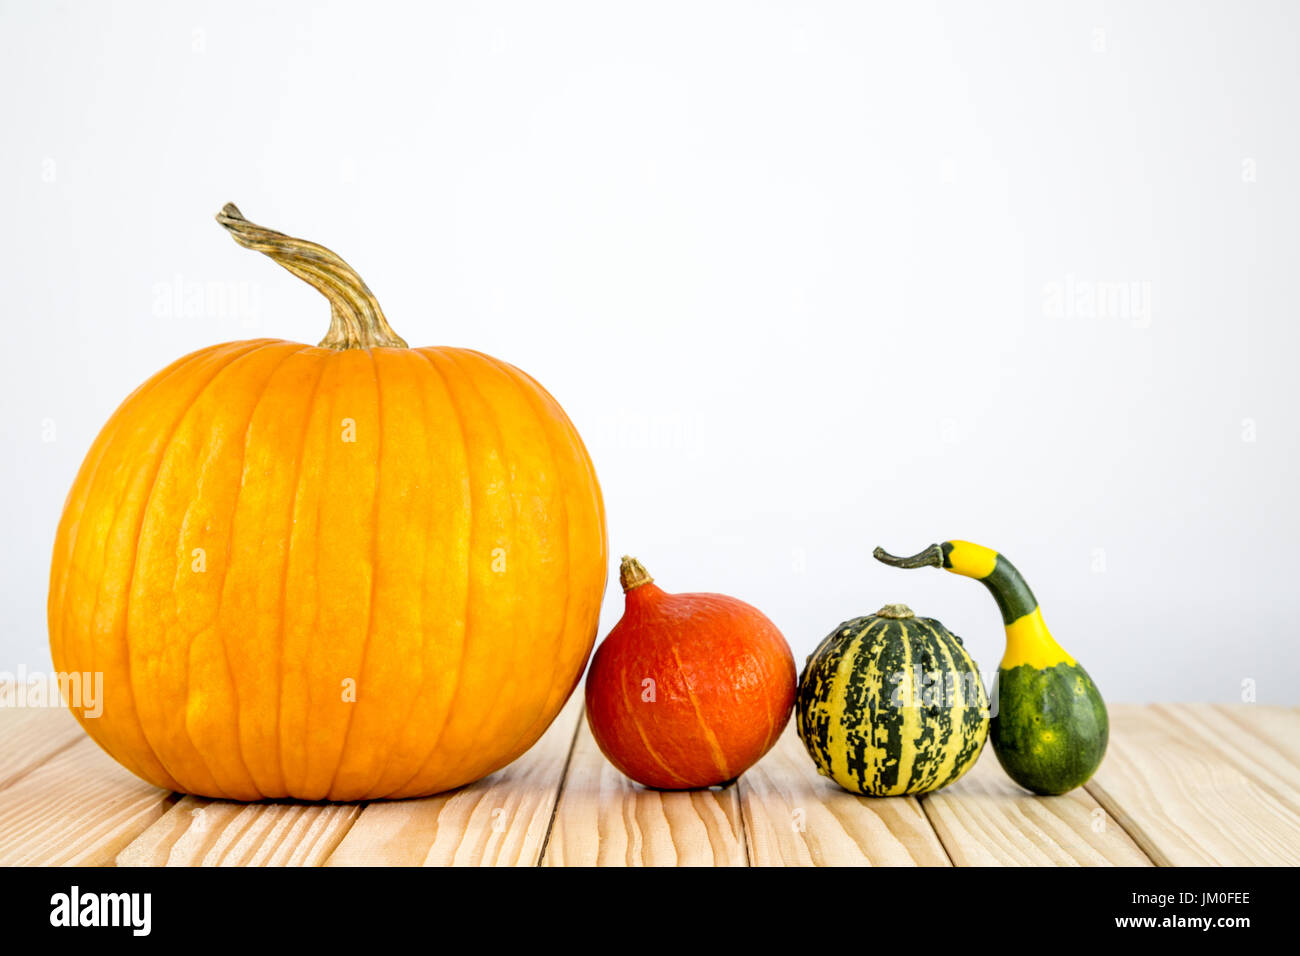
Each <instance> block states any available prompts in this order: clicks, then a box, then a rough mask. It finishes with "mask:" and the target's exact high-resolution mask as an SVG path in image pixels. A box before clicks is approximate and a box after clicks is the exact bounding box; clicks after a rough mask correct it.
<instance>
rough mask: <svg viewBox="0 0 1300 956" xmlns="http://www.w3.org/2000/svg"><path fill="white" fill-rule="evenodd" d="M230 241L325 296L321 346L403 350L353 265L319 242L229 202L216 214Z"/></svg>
mask: <svg viewBox="0 0 1300 956" xmlns="http://www.w3.org/2000/svg"><path fill="white" fill-rule="evenodd" d="M217 222H219V223H221V225H223V226H225V227H226V229H227V231H229V233H230V235H231V236H232V237H233V238H234V240H235V242H237V243H239V244H240V245H241V246H243V247H244V248H245V249H253V250H255V251H257V252H261V253H264V254H265V255H268V256H270V257H271V258H272V259H274V260H275V261H276V262H278V263H279V264H280V265H282V266H284V268H286V269H288V270H289V271H290V272H292V273H293V274H294V275H296V276H297V277H298V278H299V279H302V280H303V281H304V282H307V283H309V284H310V285H311V286H312V287H313V288H314V289H316V291H317V292H319V293H320V294H321V295H323V296H325V298H327V299H329V302H330V330H329V333H328V334H327V335H326V336H325V338H323V339H321V341H320V345H321V348H326V349H339V350H343V349H369V348H379V347H387V348H403V349H404V348H406V347H407V346H406V342H405V341H403V339H402V337H401V336H399V335H398V334H397V333H396V332H394V331H393V330H392V328H391V327H390V326H389V325H388V320H387V319H385V318H384V313H383V310H382V309H380V308H379V302H378V301H376V299H375V296H374V293H372V292H371V291H370V289H369V288H367V287H366V284H365V283H364V282H363V281H361V276H359V275H357V272H356V270H355V269H353V268H352V267H351V266H350V265H348V264H347V263H346V262H344V261H343V260H342V259H340V258H339V257H338V256H337V255H335V254H334V253H333V252H331V251H330V250H328V249H326V248H325V247H324V246H318V245H317V244H316V243H314V242H308V241H306V240H305V239H294V238H293V237H292V236H286V235H285V234H284V233H282V232H276V231H275V230H274V229H267V228H266V227H264V226H258V225H254V224H253V223H251V222H249V221H248V220H247V219H245V218H244V215H243V213H241V212H240V211H239V209H238V208H237V207H236V206H235V204H234V203H226V204H225V205H224V206H222V207H221V212H219V213H217Z"/></svg>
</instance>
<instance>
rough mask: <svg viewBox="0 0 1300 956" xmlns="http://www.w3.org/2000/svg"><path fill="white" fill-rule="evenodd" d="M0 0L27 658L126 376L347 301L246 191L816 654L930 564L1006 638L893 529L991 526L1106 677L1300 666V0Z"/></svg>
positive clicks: (614, 503)
mask: <svg viewBox="0 0 1300 956" xmlns="http://www.w3.org/2000/svg"><path fill="white" fill-rule="evenodd" d="M0 11H2V13H0V138H2V141H3V148H2V149H0V184H2V188H3V190H4V191H3V210H4V220H3V225H2V226H0V300H2V301H3V309H4V314H3V326H2V328H3V335H4V338H5V342H4V346H3V348H0V383H2V384H0V388H2V389H3V400H4V414H3V416H0V429H2V430H3V446H4V473H3V483H2V484H0V541H3V554H2V555H0V607H3V615H2V617H0V621H2V623H0V627H2V628H3V631H2V634H3V637H2V641H3V643H2V644H0V670H11V671H12V670H14V669H15V668H17V667H18V666H20V665H21V666H25V667H26V668H28V669H29V670H33V669H42V668H48V667H49V657H48V651H47V648H46V635H45V596H46V580H47V575H48V565H49V555H50V547H51V543H52V540H53V534H54V529H55V526H56V523H57V520H58V516H59V512H60V509H61V507H62V503H63V498H64V495H65V494H66V492H67V489H68V487H69V485H70V483H71V481H72V478H73V476H74V474H75V472H76V469H77V466H78V464H79V463H80V460H81V458H82V456H83V455H84V454H85V452H86V450H87V448H88V447H89V444H90V442H91V440H92V439H93V437H94V435H95V433H96V432H97V430H98V429H99V427H100V426H101V425H102V424H103V422H104V421H105V420H106V419H107V417H108V416H109V414H110V413H111V412H112V410H113V409H114V408H115V407H116V405H117V404H118V402H120V401H121V399H122V398H123V397H124V396H125V395H126V394H127V393H128V392H129V391H130V390H131V389H132V388H134V387H135V386H136V385H137V384H139V383H140V382H141V381H142V380H144V379H145V378H146V377H147V376H148V375H150V374H151V373H153V372H154V371H156V370H157V369H159V368H161V367H162V366H164V365H165V364H167V363H169V362H170V361H171V360H173V359H174V358H176V357H178V356H179V355H181V354H183V353H186V352H189V351H191V350H193V349H196V348H199V347H202V346H205V345H209V344H213V343H215V342H218V341H223V340H229V339H238V338H251V337H258V336H266V335H270V336H277V337H283V338H288V339H294V340H299V341H303V342H315V341H317V340H318V339H319V338H320V337H321V336H322V335H323V334H324V331H325V327H326V325H327V321H328V308H327V306H326V304H325V302H324V300H323V299H321V298H320V297H319V296H318V295H317V294H316V293H315V292H313V291H312V290H310V289H309V288H307V287H306V286H304V285H303V284H301V283H300V282H298V281H297V280H295V279H293V278H292V277H291V276H289V275H288V274H287V273H285V272H283V271H282V270H280V269H278V268H277V267H276V266H274V265H273V264H272V263H270V262H269V261H267V260H265V259H263V258H261V257H259V256H257V255H255V254H253V253H250V252H247V251H244V250H242V249H240V248H238V247H237V246H236V245H235V244H234V243H233V242H231V241H230V239H229V237H228V236H227V235H225V234H224V232H223V231H222V230H221V229H220V228H219V227H218V226H217V225H216V223H215V222H213V219H212V217H213V214H214V213H215V212H216V211H217V209H218V208H219V207H220V206H221V204H222V203H224V202H226V201H228V200H234V201H236V202H237V203H238V204H239V205H240V206H241V208H242V209H243V211H244V212H245V214H246V215H248V216H249V218H250V219H252V220H254V221H256V222H260V223H263V224H265V225H268V226H271V227H273V228H278V229H281V230H285V231H288V232H290V233H292V234H294V235H299V236H304V237H306V238H310V239H314V240H317V241H319V242H322V243H324V244H325V245H328V246H330V247H332V248H334V249H335V250H336V251H338V252H339V253H340V254H342V255H343V256H344V257H345V258H346V259H347V260H348V261H350V262H351V263H352V264H353V265H354V266H355V267H356V268H357V269H358V270H359V271H360V272H361V274H362V275H363V276H364V277H365V278H366V280H367V282H368V283H369V285H370V286H371V288H372V289H374V290H375V292H376V294H377V295H378V296H379V298H380V300H381V302H382V303H383V306H384V309H385V311H386V313H387V315H388V317H389V319H390V320H391V321H392V323H393V325H394V327H395V328H396V329H397V330H398V331H399V332H400V333H401V334H402V335H403V336H405V338H406V339H407V340H408V341H410V342H411V343H413V344H420V345H435V344H445V345H465V346H471V347H475V348H478V349H481V350H483V351H486V352H489V353H492V354H494V355H497V356H499V357H501V358H503V359H506V360H507V361H510V362H513V363H514V364H516V365H519V366H520V367H522V368H524V369H526V370H527V371H529V372H530V373H532V374H533V375H534V376H536V377H537V378H538V379H539V380H540V381H541V382H542V383H543V384H545V385H546V386H547V387H548V389H549V390H550V391H551V392H552V393H553V394H554V395H555V396H556V397H557V398H558V399H559V401H560V402H561V403H562V404H563V405H564V407H565V408H566V409H567V411H568V412H569V414H570V416H571V418H572V419H573V420H574V422H575V424H576V425H577V426H578V428H579V430H580V431H581V433H582V434H583V435H584V437H585V438H586V441H587V444H588V446H589V449H590V451H591V454H592V457H593V459H594V460H595V463H596V467H597V470H598V473H599V475H600V478H601V482H602V485H603V488H604V491H605V496H606V502H607V508H608V517H609V529H610V546H611V550H612V552H613V554H612V558H613V563H614V564H615V565H616V562H617V556H618V555H619V554H621V553H624V552H631V553H635V554H636V555H638V556H640V557H641V558H642V560H643V561H644V562H645V563H646V565H647V566H648V567H649V568H650V569H651V571H652V572H653V573H654V574H655V575H656V577H657V578H658V580H659V583H660V584H661V585H662V586H664V587H665V588H667V589H669V590H716V591H723V592H727V593H732V594H735V595H736V596H738V597H742V598H744V599H747V600H749V601H751V602H752V603H754V604H757V605H758V606H760V607H761V608H762V609H763V610H765V611H766V612H767V613H768V614H769V616H771V617H772V618H773V619H774V620H775V621H776V622H777V624H778V625H779V626H780V627H781V628H782V630H783V631H784V632H785V634H786V635H787V637H788V638H789V640H790V643H791V645H792V646H793V648H794V650H795V654H796V657H797V659H798V660H799V662H800V663H802V659H803V657H804V655H805V654H807V653H808V652H809V651H810V650H811V649H812V647H813V646H814V644H815V643H816V642H817V640H819V639H820V638H821V637H822V636H823V635H824V634H825V633H827V632H828V631H829V630H830V629H832V628H833V627H834V626H835V625H836V624H837V623H838V622H839V621H841V620H843V619H845V618H848V617H852V616H856V615H858V614H865V613H869V612H871V611H874V610H875V609H876V608H878V607H879V606H880V605H882V604H884V603H887V602H893V601H905V602H907V603H909V604H911V605H912V606H913V607H914V608H915V609H916V610H917V611H918V612H919V613H921V614H925V615H927V616H932V617H937V618H939V619H940V620H942V621H944V622H945V623H946V624H948V625H949V627H951V628H952V629H953V630H954V631H956V632H957V633H959V634H962V635H963V636H964V637H965V638H966V642H967V646H968V647H970V648H971V649H972V651H973V653H974V655H975V657H976V659H977V660H978V661H979V662H980V664H981V665H982V666H983V667H984V669H985V670H988V669H990V668H993V667H995V666H996V663H997V659H998V658H999V656H1000V655H1001V650H1002V635H1001V628H1000V623H999V620H998V616H997V611H996V608H995V607H994V605H993V602H992V601H991V600H990V599H989V598H988V596H987V595H986V594H985V592H984V591H983V589H982V588H981V587H980V586H979V585H977V584H975V583H974V582H971V581H966V580H962V579H959V578H955V577H952V576H951V575H946V574H941V573H939V572H935V571H913V572H903V571H895V570H891V569H888V568H885V567H883V566H879V565H876V564H875V563H874V562H873V561H872V560H871V559H870V552H871V549H872V547H873V546H875V545H876V544H883V545H885V546H886V547H888V548H890V549H891V550H894V551H898V552H910V551H913V550H919V549H920V548H922V547H923V546H925V545H927V544H929V543H930V542H931V541H935V540H941V539H943V538H951V537H962V538H969V539H971V540H975V541H978V542H981V543H984V544H987V545H990V546H992V547H996V548H998V549H1000V550H1002V551H1003V552H1005V553H1006V554H1007V555H1009V556H1010V557H1011V559H1012V560H1013V561H1015V562H1016V563H1017V564H1018V565H1019V566H1020V568H1021V569H1022V570H1023V571H1024V572H1025V573H1026V575H1027V577H1028V578H1029V580H1030V582H1031V584H1032V585H1033V586H1034V588H1035V590H1036V592H1037V594H1038V597H1039V598H1040V600H1041V601H1042V604H1043V608H1044V613H1045V615H1046V617H1047V620H1048V623H1049V625H1050V626H1051V627H1052V629H1053V631H1054V632H1055V633H1056V635H1057V637H1058V638H1059V639H1060V640H1061V642H1062V643H1063V644H1064V645H1065V646H1066V648H1067V649H1069V650H1071V651H1072V652H1073V653H1074V654H1075V656H1076V657H1078V658H1079V659H1080V660H1081V661H1082V662H1083V663H1084V665H1085V666H1086V667H1088V669H1089V670H1090V671H1091V672H1092V674H1093V676H1094V678H1095V679H1096V680H1097V683H1098V685H1099V686H1100V687H1101V688H1102V691H1103V693H1105V694H1106V695H1107V697H1108V698H1109V699H1111V700H1112V701H1122V700H1128V701H1145V700H1160V699H1166V700H1198V699H1199V700H1222V701H1230V700H1237V699H1240V697H1241V693H1242V682H1243V681H1245V680H1253V681H1255V682H1257V696H1258V699H1259V700H1260V701H1261V702H1267V703H1288V704H1296V703H1298V702H1300V690H1298V689H1297V688H1298V687H1300V652H1298V651H1297V627H1296V621H1297V620H1298V619H1300V598H1298V597H1297V588H1296V585H1295V566H1296V557H1295V556H1296V549H1297V539H1298V537H1300V535H1298V534H1297V532H1300V520H1298V516H1300V509H1298V508H1297V506H1296V502H1295V494H1296V486H1297V477H1298V476H1297V465H1298V464H1300V447H1298V444H1300V443H1298V440H1297V439H1298V429H1297V422H1296V413H1297V398H1300V395H1298V394H1297V393H1298V391H1300V389H1298V387H1297V383H1296V377H1295V372H1294V369H1295V365H1296V360H1297V354H1298V349H1297V346H1298V345H1300V333H1298V332H1297V308H1296V297H1297V294H1298V291H1300V290H1298V289H1297V264H1298V263H1300V188H1298V185H1297V171H1298V170H1300V135H1298V133H1297V128H1298V125H1300V124H1298V123H1297V118H1298V117H1300V67H1298V66H1297V55H1296V50H1297V46H1296V44H1297V29H1298V28H1300V14H1298V13H1297V7H1296V6H1295V5H1293V4H1285V3H1261V2H1246V3H1235V2H1234V3H1229V2H1219V3H1187V2H1164V3H1159V2H1147V3H1131V4H1123V5H1120V4H1114V5H1112V4H1100V3H1095V2H1079V3H1072V4H1070V5H1068V6H1067V7H1059V6H1055V5H1048V4H1043V3H1023V4H998V5H993V6H985V7H983V8H980V9H975V8H974V6H973V5H970V4H960V3H952V4H941V5H940V4H898V3H871V4H867V3H811V2H805V3H798V4H795V3H776V2H744V3H721V2H704V3H699V2H694V3H669V2H662V0H660V2H655V3H638V4H629V3H611V2H591V3H572V2H563V3H561V2H547V3H536V2H526V3H524V2H521V3H472V4H471V3H423V4H418V5H416V4H410V5H402V6H388V5H384V4H377V3H366V4H355V5H344V4H324V5H319V6H317V5H305V4H268V3H261V2H257V3H232V2H228V0H227V2H221V3H176V2H168V3H163V2H150V3H132V4H108V3H68V2H64V3H34V2H9V0H5V2H3V3H2V4H0ZM1098 293H1100V298H1098V297H1097V294H1098ZM621 611H622V598H621V596H620V595H619V591H618V587H617V584H616V582H615V581H613V579H611V585H610V591H609V593H608V595H607V603H606V607H605V613H604V620H603V622H602V630H601V633H602V635H603V634H604V633H605V631H607V630H608V628H609V627H610V626H611V625H612V624H613V622H614V621H615V620H617V618H618V616H619V614H620V613H621Z"/></svg>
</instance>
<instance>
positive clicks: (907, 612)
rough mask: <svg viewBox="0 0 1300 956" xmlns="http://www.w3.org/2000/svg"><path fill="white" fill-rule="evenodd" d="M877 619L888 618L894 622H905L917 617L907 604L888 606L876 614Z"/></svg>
mask: <svg viewBox="0 0 1300 956" xmlns="http://www.w3.org/2000/svg"><path fill="white" fill-rule="evenodd" d="M876 617H887V618H890V619H891V620H894V621H905V620H907V619H908V618H910V617H916V614H915V613H913V611H912V609H911V608H910V607H908V606H907V605H906V604H886V605H885V606H884V607H882V608H881V609H880V610H879V611H877V612H876Z"/></svg>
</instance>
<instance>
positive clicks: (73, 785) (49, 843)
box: [0, 735, 173, 866]
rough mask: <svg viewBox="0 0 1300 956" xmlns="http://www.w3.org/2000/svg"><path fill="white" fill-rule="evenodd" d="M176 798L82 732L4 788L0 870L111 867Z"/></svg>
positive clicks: (0, 794)
mask: <svg viewBox="0 0 1300 956" xmlns="http://www.w3.org/2000/svg"><path fill="white" fill-rule="evenodd" d="M172 799H173V797H172V795H171V794H170V793H168V792H167V791H166V790H159V789H158V788H157V787H155V786H152V785H151V784H148V783H145V782H144V781H143V780H141V779H139V778H138V777H136V776H134V775H133V774H131V773H130V772H129V771H127V770H125V769H123V768H122V766H121V765H120V764H118V763H117V762H116V761H115V760H113V758H112V757H110V756H108V754H106V753H104V751H102V750H100V749H99V746H98V745H97V744H95V742H94V741H93V740H91V739H90V738H89V737H86V736H84V735H83V736H82V738H81V739H80V740H78V741H76V742H75V743H73V744H72V745H71V746H70V747H66V748H64V749H62V750H59V751H58V752H57V753H54V754H53V755H51V756H50V757H49V758H48V759H47V760H45V761H43V762H42V763H41V764H40V765H39V766H37V767H35V768H34V769H32V770H31V771H30V772H28V773H26V774H25V775H23V776H22V777H21V778H20V779H18V780H16V781H15V782H14V783H12V784H11V785H10V786H8V787H6V788H5V789H4V790H0V865H2V866H60V865H63V866H67V865H74V866H106V865H111V864H112V862H113V858H114V857H115V856H116V855H117V853H118V851H119V850H121V849H122V848H123V847H124V846H126V845H127V844H128V843H130V842H131V841H132V840H133V839H135V837H137V836H138V835H139V834H140V833H142V832H144V830H146V829H147V828H148V827H149V825H150V824H152V823H153V822H154V821H155V820H157V819H158V818H159V817H161V816H162V815H163V813H164V812H166V810H167V807H168V806H169V805H170V803H171V801H172Z"/></svg>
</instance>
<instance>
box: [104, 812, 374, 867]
mask: <svg viewBox="0 0 1300 956" xmlns="http://www.w3.org/2000/svg"><path fill="white" fill-rule="evenodd" d="M360 812H361V805H360V804H355V803H235V802H233V801H228V800H208V799H205V798H203V797H192V796H187V797H185V798H184V799H182V800H181V801H180V802H179V803H177V804H176V805H175V806H173V807H172V808H171V809H170V810H169V811H168V812H167V813H166V814H164V815H163V816H162V817H161V818H160V819H159V820H158V821H156V822H155V823H154V824H153V826H151V827H150V828H149V829H148V830H146V831H145V832H144V833H142V834H140V836H139V837H137V838H136V839H135V840H134V841H132V843H131V844H130V845H129V846H127V847H126V848H125V849H124V850H122V852H120V853H119V854H118V855H117V865H118V866H320V865H321V864H322V863H323V862H324V861H325V859H326V858H327V857H328V856H329V854H330V852H331V851H332V850H333V849H334V848H335V847H336V846H337V845H338V843H339V841H340V840H341V839H342V838H343V834H345V833H346V832H347V830H348V827H349V826H351V824H352V821H353V820H355V819H356V817H357V815H358V814H359V813H360Z"/></svg>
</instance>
